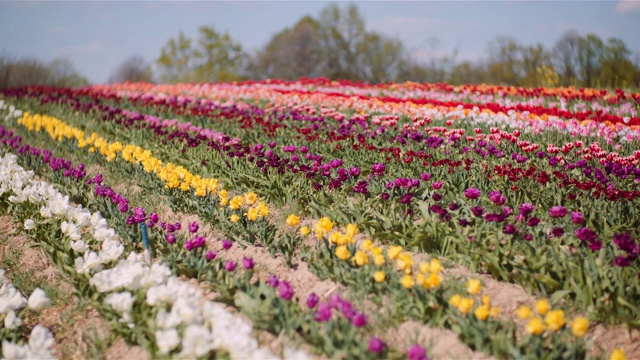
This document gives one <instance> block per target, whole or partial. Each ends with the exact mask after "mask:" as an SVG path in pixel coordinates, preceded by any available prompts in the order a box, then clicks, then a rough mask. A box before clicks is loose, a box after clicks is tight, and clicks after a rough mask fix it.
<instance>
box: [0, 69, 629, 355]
mask: <svg viewBox="0 0 640 360" xmlns="http://www.w3.org/2000/svg"><path fill="white" fill-rule="evenodd" d="M639 111H640V93H638V92H633V91H628V90H620V89H616V90H598V89H576V88H535V89H534V88H514V87H502V86H488V85H464V86H449V85H446V84H417V83H404V84H391V83H390V84H376V85H370V84H362V83H353V82H348V81H330V80H326V79H305V78H303V79H300V80H298V81H280V80H263V81H245V82H232V83H211V84H175V85H163V84H147V83H119V84H110V85H95V86H91V87H83V88H73V89H72V88H46V87H25V88H17V89H8V90H3V91H0V240H1V242H0V246H1V247H2V254H1V256H0V285H1V288H0V320H2V321H0V339H1V340H2V341H1V354H2V358H7V359H27V358H28V359H33V358H89V357H90V358H188V359H194V358H216V359H218V358H222V359H226V358H230V359H272V358H273V359H275V358H284V359H307V358H309V359H316V358H319V359H322V358H332V359H333V358H336V359H405V358H408V359H412V360H417V359H453V358H456V359H469V358H473V359H494V358H495V359H584V358H588V359H626V358H628V359H634V358H635V359H637V358H640V331H639V330H640V259H639V258H640V116H639V115H638V112H639ZM16 239H21V240H20V241H21V244H23V245H24V247H25V249H26V248H28V252H29V254H33V256H36V255H37V256H39V259H40V261H41V262H42V263H43V264H44V263H46V264H48V265H47V266H48V268H50V269H51V270H50V271H51V273H55V274H56V276H57V277H59V278H61V279H64V283H65V285H64V287H63V286H62V285H55V284H52V283H51V281H49V282H48V283H47V281H45V280H46V279H45V280H42V279H44V278H42V279H41V278H40V277H38V274H39V273H44V272H43V271H39V270H37V269H36V268H34V267H31V268H30V267H29V266H30V265H29V264H28V261H27V260H26V259H28V258H29V257H28V256H26V255H15V256H13V257H12V255H11V254H12V251H15V247H16V245H15V244H16V241H17V240H16ZM25 251H27V250H25ZM20 264H21V265H20ZM18 269H22V270H18ZM25 273H27V274H29V275H27V276H25ZM38 279H40V280H38ZM36 280H37V281H36ZM63 288H64V289H65V290H61V289H63ZM69 304H75V305H74V306H78V307H79V308H81V310H82V311H90V312H91V314H93V315H91V316H92V317H94V318H95V319H97V320H96V321H98V320H99V322H100V324H101V326H100V327H99V328H101V331H102V334H103V335H102V336H99V338H100V339H102V340H101V341H102V342H103V343H100V342H98V341H94V342H92V344H93V345H92V346H89V347H88V348H87V349H85V350H83V351H84V352H79V353H75V354H70V353H69V352H65V351H67V350H64V349H65V348H68V347H69V346H71V345H69V344H70V341H74V340H70V339H71V338H73V336H71V335H68V334H71V333H83V332H84V333H87V332H88V331H89V329H88V327H89V326H88V325H86V324H85V326H86V328H83V327H82V326H83V323H82V321H83V320H82V318H85V317H86V316H85V315H81V316H80V317H81V318H80V319H79V320H78V321H75V322H74V324H66V323H67V322H69V323H71V321H67V322H65V321H63V320H64V318H65V317H69V316H65V315H58V317H59V318H60V319H61V320H59V321H58V320H56V321H53V320H51V318H52V316H53V315H51V314H54V313H61V312H62V311H63V310H62V309H68V308H69V307H70V306H71V305H69ZM87 309H90V310H87ZM83 314H84V313H83ZM87 323H88V322H87ZM65 324H66V325H65ZM74 329H75V330H74ZM74 331H75V332H74ZM96 331H97V330H96ZM96 344H97V345H96ZM118 344H119V345H118ZM115 346H120V349H119V350H118V351H120V352H116V353H114V352H113V351H115V350H113V348H114V347H115ZM114 354H115V355H114Z"/></svg>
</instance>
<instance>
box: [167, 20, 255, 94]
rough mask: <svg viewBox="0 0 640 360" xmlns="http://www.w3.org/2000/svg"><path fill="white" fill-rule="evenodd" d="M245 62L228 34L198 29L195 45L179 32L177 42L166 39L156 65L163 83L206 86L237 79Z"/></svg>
mask: <svg viewBox="0 0 640 360" xmlns="http://www.w3.org/2000/svg"><path fill="white" fill-rule="evenodd" d="M194 43H195V44H194ZM246 59H247V56H246V54H245V53H244V52H243V51H242V46H241V45H240V44H239V43H237V42H236V41H234V40H233V39H232V38H231V36H230V35H229V34H228V33H226V32H225V33H224V34H221V33H219V32H217V31H216V30H215V29H213V28H211V27H208V26H202V27H200V28H199V29H198V38H197V39H196V41H195V42H194V41H193V40H192V39H189V38H187V37H186V36H185V35H184V33H182V31H181V32H180V33H179V34H178V38H177V39H169V41H168V42H167V43H166V44H165V46H164V47H163V48H162V50H161V53H160V57H159V58H158V59H157V60H156V63H157V65H158V67H159V70H160V79H161V80H162V81H163V82H168V83H175V82H210V81H231V80H237V79H239V77H240V73H241V71H242V70H243V69H244V66H245V65H246Z"/></svg>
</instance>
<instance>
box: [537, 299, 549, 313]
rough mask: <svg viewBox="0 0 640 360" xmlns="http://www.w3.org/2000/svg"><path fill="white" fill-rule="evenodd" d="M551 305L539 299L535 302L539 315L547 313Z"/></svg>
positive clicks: (545, 300)
mask: <svg viewBox="0 0 640 360" xmlns="http://www.w3.org/2000/svg"><path fill="white" fill-rule="evenodd" d="M550 308H551V305H549V301H547V299H540V300H538V301H537V302H536V311H537V312H538V314H540V315H544V314H546V313H547V311H549V309H550Z"/></svg>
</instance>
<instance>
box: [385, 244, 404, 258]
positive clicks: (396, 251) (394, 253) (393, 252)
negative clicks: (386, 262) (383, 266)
mask: <svg viewBox="0 0 640 360" xmlns="http://www.w3.org/2000/svg"><path fill="white" fill-rule="evenodd" d="M400 253H402V246H391V247H390V248H389V250H387V255H389V258H390V259H391V260H396V259H398V256H400Z"/></svg>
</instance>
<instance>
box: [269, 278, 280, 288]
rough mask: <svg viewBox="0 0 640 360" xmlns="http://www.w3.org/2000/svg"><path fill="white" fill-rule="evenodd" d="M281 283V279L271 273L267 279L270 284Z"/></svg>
mask: <svg viewBox="0 0 640 360" xmlns="http://www.w3.org/2000/svg"><path fill="white" fill-rule="evenodd" d="M279 283H280V279H278V277H277V276H275V275H269V278H268V279H267V284H269V286H271V287H277V286H278V284H279Z"/></svg>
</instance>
